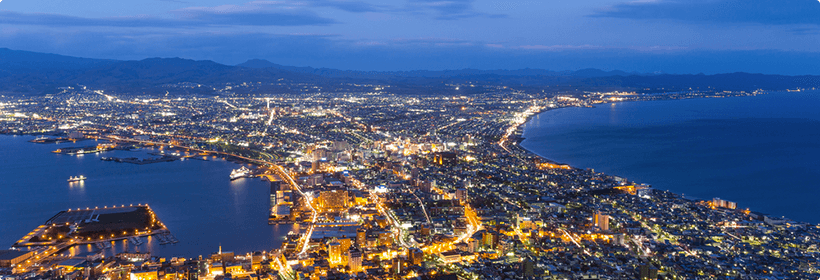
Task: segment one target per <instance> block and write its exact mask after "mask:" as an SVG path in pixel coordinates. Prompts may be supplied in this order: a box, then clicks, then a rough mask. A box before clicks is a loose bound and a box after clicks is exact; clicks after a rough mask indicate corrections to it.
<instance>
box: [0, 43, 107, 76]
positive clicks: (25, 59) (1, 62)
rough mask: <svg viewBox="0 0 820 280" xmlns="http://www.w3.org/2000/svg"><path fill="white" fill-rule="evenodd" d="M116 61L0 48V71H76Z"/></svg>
mask: <svg viewBox="0 0 820 280" xmlns="http://www.w3.org/2000/svg"><path fill="white" fill-rule="evenodd" d="M115 62H117V61H116V60H107V59H91V58H79V57H71V56H64V55H57V54H47V53H36V52H27V51H16V50H10V49H7V48H0V71H43V70H78V69H91V68H94V67H101V66H105V65H110V64H113V63H115Z"/></svg>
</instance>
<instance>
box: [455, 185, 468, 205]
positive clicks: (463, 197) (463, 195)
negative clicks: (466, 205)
mask: <svg viewBox="0 0 820 280" xmlns="http://www.w3.org/2000/svg"><path fill="white" fill-rule="evenodd" d="M456 199H458V201H461V202H465V201H467V190H466V189H463V188H459V189H457V190H456Z"/></svg>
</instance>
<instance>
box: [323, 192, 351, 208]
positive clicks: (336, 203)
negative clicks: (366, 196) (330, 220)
mask: <svg viewBox="0 0 820 280" xmlns="http://www.w3.org/2000/svg"><path fill="white" fill-rule="evenodd" d="M348 200H350V199H349V197H348V194H347V190H343V189H334V190H325V191H322V192H321V193H319V200H318V202H319V209H321V210H322V211H342V210H345V209H347V206H348Z"/></svg>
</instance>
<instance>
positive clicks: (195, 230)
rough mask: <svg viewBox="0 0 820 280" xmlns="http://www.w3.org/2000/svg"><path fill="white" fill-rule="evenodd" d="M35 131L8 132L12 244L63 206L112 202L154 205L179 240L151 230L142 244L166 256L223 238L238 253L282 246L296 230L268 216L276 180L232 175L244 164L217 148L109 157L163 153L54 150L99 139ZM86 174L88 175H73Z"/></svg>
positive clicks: (120, 245)
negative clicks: (48, 138)
mask: <svg viewBox="0 0 820 280" xmlns="http://www.w3.org/2000/svg"><path fill="white" fill-rule="evenodd" d="M33 138H34V137H28V136H5V135H0V158H2V159H3V160H2V161H0V178H3V181H4V183H3V184H0V205H3V207H0V216H2V217H4V218H3V219H2V220H0V228H2V230H0V246H10V245H11V244H13V243H14V242H15V241H17V240H18V239H20V237H22V236H24V235H26V234H27V233H28V232H30V231H31V230H32V229H34V228H36V227H37V226H39V225H41V224H42V223H43V222H45V221H46V220H48V219H49V218H50V217H52V216H54V215H55V214H57V213H58V212H60V211H64V210H66V209H69V208H71V209H78V208H80V209H85V208H87V207H90V208H92V209H93V208H94V207H100V208H103V206H112V205H118V206H119V205H131V204H133V205H137V204H143V205H144V204H149V205H151V208H152V210H154V212H155V213H156V214H157V217H158V218H159V219H160V220H161V221H162V222H163V224H165V225H166V226H167V227H168V229H169V230H170V231H171V233H172V234H173V235H174V236H175V237H176V238H177V239H178V240H179V243H176V244H166V245H160V244H159V241H158V240H157V239H156V238H145V237H143V238H142V240H143V242H145V243H144V244H142V245H140V246H138V248H139V250H140V252H150V253H152V254H155V255H158V256H162V257H173V256H184V257H196V256H198V255H207V254H209V253H211V252H214V251H216V250H217V247H218V246H219V244H222V246H223V249H224V250H230V251H234V252H237V253H245V252H251V251H261V250H270V249H273V248H279V246H280V245H281V243H282V240H283V237H284V236H285V235H286V234H287V233H288V232H289V231H290V230H291V226H290V225H268V224H267V217H268V214H269V211H270V210H269V209H270V208H269V207H270V205H269V204H270V198H269V194H270V193H269V191H270V188H269V183H268V182H265V181H262V180H260V179H258V178H254V179H238V180H234V181H231V180H230V179H229V178H228V177H229V174H230V172H231V170H232V169H236V168H239V167H240V165H239V164H236V163H232V162H228V161H225V160H222V159H219V158H216V157H215V156H203V157H197V158H196V160H185V161H175V162H165V163H156V164H146V165H136V164H128V163H116V162H107V161H102V160H100V158H101V157H121V158H127V157H137V158H151V157H156V156H152V155H149V153H157V152H159V149H158V148H155V149H150V148H149V149H140V150H136V151H112V152H105V153H100V154H87V155H83V156H70V155H60V154H55V153H52V152H51V151H53V150H56V149H58V148H65V147H79V146H87V145H91V144H92V143H94V142H91V141H85V142H77V143H61V144H34V143H28V142H27V141H28V140H30V139H33ZM164 150H165V151H166V152H168V149H164ZM203 159H205V160H203ZM78 175H85V176H86V177H88V178H87V179H86V180H85V181H81V182H75V183H69V182H67V181H66V180H67V179H68V178H69V177H71V176H78ZM125 244H126V243H125V242H124V241H116V242H114V244H112V245H111V248H104V251H106V254H114V253H115V252H124V251H125ZM128 247H129V249H130V250H129V251H130V252H134V251H136V249H137V247H135V246H134V244H129V245H128ZM95 250H97V247H96V245H91V246H89V245H81V246H75V247H74V248H71V249H70V250H67V251H66V252H65V253H67V254H72V255H76V254H82V253H87V252H92V251H95Z"/></svg>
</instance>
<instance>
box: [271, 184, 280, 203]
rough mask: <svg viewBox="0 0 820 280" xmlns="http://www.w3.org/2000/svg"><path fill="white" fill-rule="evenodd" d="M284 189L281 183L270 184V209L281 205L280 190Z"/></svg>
mask: <svg viewBox="0 0 820 280" xmlns="http://www.w3.org/2000/svg"><path fill="white" fill-rule="evenodd" d="M281 187H282V182H281V181H273V182H270V207H271V208H273V207H275V206H276V205H277V204H279V199H280V198H279V195H280V193H279V192H280V189H281Z"/></svg>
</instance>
